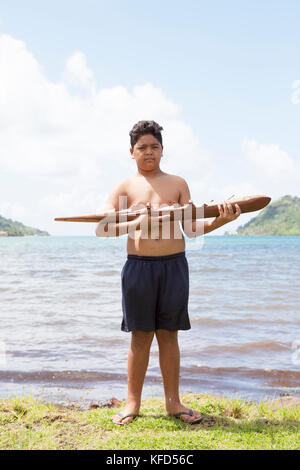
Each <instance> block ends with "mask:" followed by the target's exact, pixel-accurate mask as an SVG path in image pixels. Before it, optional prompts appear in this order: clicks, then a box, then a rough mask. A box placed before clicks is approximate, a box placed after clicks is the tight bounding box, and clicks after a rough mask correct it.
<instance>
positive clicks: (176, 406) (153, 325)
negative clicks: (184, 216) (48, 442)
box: [95, 121, 241, 425]
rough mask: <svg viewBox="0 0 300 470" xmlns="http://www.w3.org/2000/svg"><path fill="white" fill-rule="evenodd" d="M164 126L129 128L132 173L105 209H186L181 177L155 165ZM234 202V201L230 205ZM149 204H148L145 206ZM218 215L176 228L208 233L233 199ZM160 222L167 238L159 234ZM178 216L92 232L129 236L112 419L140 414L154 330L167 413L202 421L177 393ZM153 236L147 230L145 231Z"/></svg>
mask: <svg viewBox="0 0 300 470" xmlns="http://www.w3.org/2000/svg"><path fill="white" fill-rule="evenodd" d="M162 130H163V129H162V127H161V126H159V125H158V124H157V123H156V122H154V121H139V122H138V123H137V124H135V125H134V127H133V128H132V130H131V132H130V138H131V148H130V153H131V158H132V159H134V160H135V161H136V164H137V173H136V174H135V175H134V176H132V177H131V178H128V179H127V180H125V181H122V182H121V183H120V184H118V185H117V187H116V188H115V189H114V190H113V192H112V193H111V195H110V196H109V199H108V201H107V204H106V206H105V210H116V211H118V210H120V209H124V208H125V207H124V206H123V205H122V201H124V199H125V198H126V200H127V207H131V208H132V207H135V208H137V207H139V206H141V205H142V206H144V207H145V206H146V205H147V204H148V203H150V204H151V207H156V208H157V207H161V206H162V205H166V204H167V205H172V204H177V205H178V204H180V205H186V206H185V207H187V206H188V203H189V202H190V197H191V196H190V191H189V188H188V185H187V183H186V181H185V180H184V179H183V178H181V177H180V176H175V175H171V174H167V173H165V172H163V171H162V170H161V169H160V160H161V158H162V156H163V155H162V151H163V145H162V136H161V131H162ZM236 206H237V205H236ZM148 207H149V206H148ZM218 207H219V213H220V215H219V217H216V218H215V219H214V220H213V221H212V220H210V221H205V222H203V221H201V220H194V221H191V220H187V221H184V222H183V223H182V228H183V231H184V232H185V234H186V235H187V236H188V237H192V236H197V235H200V234H203V233H208V232H211V231H212V230H215V229H216V228H218V227H221V226H222V225H224V224H226V223H228V222H230V221H232V220H234V219H236V218H237V217H238V216H239V215H240V213H241V212H240V208H239V206H237V207H236V213H235V214H234V213H233V209H232V206H231V204H228V203H227V202H225V201H224V202H223V207H222V205H219V206H218ZM166 224H167V225H168V227H167V228H169V234H168V236H167V237H166V236H163V234H164V233H165V232H163V229H164V228H165V226H166ZM178 226H179V221H178V220H177V221H175V220H173V221H170V217H169V216H168V215H161V216H158V215H156V216H155V215H154V216H151V214H150V212H149V209H148V210H146V211H144V213H142V214H141V215H139V216H138V217H137V218H136V219H134V220H132V221H129V222H118V223H109V224H107V223H105V221H104V222H103V221H101V222H99V224H98V225H97V227H96V231H95V232H96V235H97V236H112V234H113V235H116V236H119V235H120V234H124V233H128V234H129V236H128V238H127V253H128V256H127V261H126V263H125V265H124V267H123V269H122V274H121V278H122V309H123V320H122V326H121V329H122V330H123V331H131V345H130V349H129V354H128V399H127V401H126V405H125V408H124V409H123V412H122V413H118V414H116V415H114V416H113V418H112V419H113V422H114V424H118V425H120V424H128V423H130V422H131V421H132V420H133V419H134V418H136V417H137V416H138V413H139V409H140V404H141V394H142V387H143V383H144V378H145V374H146V370H147V367H148V362H149V353H150V346H151V343H152V340H153V337H154V335H155V336H156V339H157V342H158V347H159V363H160V368H161V372H162V377H163V385H164V393H165V406H166V413H167V415H168V416H175V417H176V418H178V419H181V420H182V421H185V422H189V423H191V424H194V423H197V422H199V421H200V420H201V415H200V413H199V412H198V411H194V410H189V409H187V408H186V407H185V406H184V405H183V404H182V403H181V402H180V398H179V369H180V352H179V347H178V340H177V334H178V330H188V329H190V327H191V326H190V321H189V316H188V309H187V306H188V295H189V271H188V264H187V260H186V257H185V240H184V236H183V234H182V232H180V236H178ZM150 229H151V230H152V231H151V234H150V233H149V230H150Z"/></svg>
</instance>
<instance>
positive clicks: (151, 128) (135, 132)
mask: <svg viewBox="0 0 300 470" xmlns="http://www.w3.org/2000/svg"><path fill="white" fill-rule="evenodd" d="M162 130H163V128H162V127H161V126H160V125H159V124H157V122H155V121H139V122H137V123H136V124H135V125H134V126H133V128H132V129H131V131H130V132H129V135H130V143H131V148H133V147H134V146H135V144H136V143H137V141H138V140H139V138H140V137H141V136H142V135H145V134H152V135H153V136H154V137H155V138H156V139H157V140H158V141H159V142H160V144H161V146H163V144H162V136H161V132H160V131H162Z"/></svg>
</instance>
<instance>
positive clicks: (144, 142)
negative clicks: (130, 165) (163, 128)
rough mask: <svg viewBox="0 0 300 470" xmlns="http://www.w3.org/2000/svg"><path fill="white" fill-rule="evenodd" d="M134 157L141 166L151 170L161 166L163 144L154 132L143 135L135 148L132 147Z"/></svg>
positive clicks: (143, 168) (131, 151)
mask: <svg viewBox="0 0 300 470" xmlns="http://www.w3.org/2000/svg"><path fill="white" fill-rule="evenodd" d="M130 153H131V155H132V158H134V159H135V160H136V163H137V165H138V167H139V168H141V169H142V170H145V171H151V170H154V169H156V168H157V167H158V166H159V162H160V159H161V156H162V146H161V144H160V142H159V141H158V140H157V139H156V138H155V137H154V135H152V134H146V135H142V136H141V137H140V138H139V140H138V141H137V142H136V144H135V145H134V147H133V148H131V149H130Z"/></svg>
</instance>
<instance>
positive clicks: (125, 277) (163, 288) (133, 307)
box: [121, 251, 191, 331]
mask: <svg viewBox="0 0 300 470" xmlns="http://www.w3.org/2000/svg"><path fill="white" fill-rule="evenodd" d="M121 279H122V309H123V320H122V325H121V330H123V331H133V330H142V331H155V330H157V329H164V330H169V331H177V330H189V329H190V328H191V325H190V320H189V315H188V297H189V267H188V262H187V259H186V257H185V252H184V251H182V252H180V253H175V254H173V255H165V256H140V255H127V261H126V263H125V265H124V267H123V269H122V273H121Z"/></svg>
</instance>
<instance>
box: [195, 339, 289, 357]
mask: <svg viewBox="0 0 300 470" xmlns="http://www.w3.org/2000/svg"><path fill="white" fill-rule="evenodd" d="M289 349H290V347H289V346H287V345H286V344H283V343H277V342H276V341H268V340H267V341H254V342H250V343H242V344H221V345H212V346H207V347H206V348H204V349H203V352H208V353H217V354H222V353H224V352H233V353H241V354H247V353H251V352H253V351H257V350H259V351H267V352H268V351H286V350H289Z"/></svg>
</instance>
